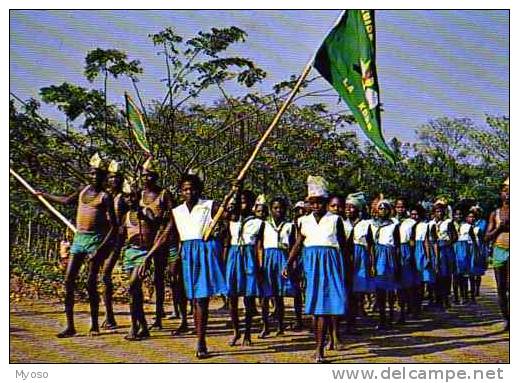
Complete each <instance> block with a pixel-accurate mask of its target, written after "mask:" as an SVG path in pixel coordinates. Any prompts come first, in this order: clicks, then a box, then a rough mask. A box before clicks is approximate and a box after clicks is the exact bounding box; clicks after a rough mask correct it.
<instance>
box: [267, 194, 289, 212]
mask: <svg viewBox="0 0 519 383" xmlns="http://www.w3.org/2000/svg"><path fill="white" fill-rule="evenodd" d="M276 202H278V203H280V204H281V205H282V206H283V207H284V208H285V210H287V209H288V202H287V200H286V199H285V198H283V197H274V198H272V200H271V201H270V207H272V205H274V203H276Z"/></svg>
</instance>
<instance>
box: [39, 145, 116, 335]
mask: <svg viewBox="0 0 519 383" xmlns="http://www.w3.org/2000/svg"><path fill="white" fill-rule="evenodd" d="M106 175H107V169H106V163H105V162H104V161H103V160H102V159H101V157H100V156H99V155H98V154H97V153H96V154H95V155H94V156H92V158H91V159H90V173H89V176H90V179H91V180H90V183H89V184H88V185H86V186H84V187H82V188H81V189H79V190H77V191H76V192H74V193H72V194H70V195H68V196H61V197H60V196H53V195H50V194H47V193H44V192H37V195H41V196H43V197H45V198H47V199H49V200H51V201H53V202H56V203H60V204H64V205H72V204H74V203H77V214H76V226H77V229H78V231H77V233H76V234H75V235H74V240H73V242H72V246H71V247H70V254H71V260H70V261H69V263H68V265H67V271H66V275H65V315H66V317H67V326H66V328H65V329H64V330H63V331H62V332H60V333H59V334H58V335H57V336H58V338H66V337H71V336H74V335H76V328H75V326H74V290H75V287H76V279H77V277H78V274H79V270H80V268H81V266H82V265H83V263H84V262H85V261H87V265H88V277H87V291H88V299H89V303H90V318H91V326H90V331H89V333H90V335H98V334H99V322H98V317H99V292H98V291H97V277H98V274H99V270H100V268H101V265H102V264H103V260H104V259H105V257H106V255H107V254H108V251H109V245H110V241H111V239H112V237H113V235H114V231H115V230H116V227H117V219H116V217H115V212H114V206H113V200H112V197H111V196H110V194H109V193H108V192H106V191H105V189H104V182H105V180H106Z"/></svg>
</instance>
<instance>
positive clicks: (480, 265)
mask: <svg viewBox="0 0 519 383" xmlns="http://www.w3.org/2000/svg"><path fill="white" fill-rule="evenodd" d="M476 246H477V245H475V244H469V246H468V250H469V264H470V266H469V275H470V276H473V277H477V276H482V275H485V271H486V269H487V257H486V247H485V246H486V245H485V244H483V245H480V246H478V250H479V253H478V252H476Z"/></svg>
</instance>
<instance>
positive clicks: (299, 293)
mask: <svg viewBox="0 0 519 383" xmlns="http://www.w3.org/2000/svg"><path fill="white" fill-rule="evenodd" d="M305 215H306V210H305V203H304V201H298V202H296V204H295V205H294V209H293V217H292V223H293V225H294V230H295V232H297V229H298V228H300V224H299V218H301V217H303V216H305ZM304 278H305V277H304V273H303V263H302V261H301V257H299V260H298V266H297V267H296V270H295V271H294V273H293V274H292V281H293V287H294V312H295V316H296V323H295V325H294V326H293V327H292V330H293V331H302V330H303V290H304V286H305V283H304V281H305V279H304Z"/></svg>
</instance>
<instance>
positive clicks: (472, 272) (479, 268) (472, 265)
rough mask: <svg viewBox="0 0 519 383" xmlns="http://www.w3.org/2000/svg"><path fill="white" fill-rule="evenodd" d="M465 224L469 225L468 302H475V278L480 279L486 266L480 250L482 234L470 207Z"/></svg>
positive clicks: (476, 285)
mask: <svg viewBox="0 0 519 383" xmlns="http://www.w3.org/2000/svg"><path fill="white" fill-rule="evenodd" d="M465 221H466V225H467V226H469V227H470V229H469V236H468V238H467V244H468V246H467V247H468V253H469V262H468V263H469V267H468V275H469V282H470V301H469V303H471V304H475V303H476V291H477V289H478V284H477V280H476V278H477V277H479V278H480V280H481V276H482V275H483V274H484V273H485V267H486V258H485V254H484V252H483V251H482V249H483V248H484V245H482V243H481V239H482V234H481V231H480V228H479V227H478V226H476V224H475V222H476V214H475V213H474V211H473V210H472V209H471V210H470V211H469V213H468V214H467V217H466V218H465Z"/></svg>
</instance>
